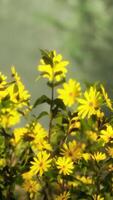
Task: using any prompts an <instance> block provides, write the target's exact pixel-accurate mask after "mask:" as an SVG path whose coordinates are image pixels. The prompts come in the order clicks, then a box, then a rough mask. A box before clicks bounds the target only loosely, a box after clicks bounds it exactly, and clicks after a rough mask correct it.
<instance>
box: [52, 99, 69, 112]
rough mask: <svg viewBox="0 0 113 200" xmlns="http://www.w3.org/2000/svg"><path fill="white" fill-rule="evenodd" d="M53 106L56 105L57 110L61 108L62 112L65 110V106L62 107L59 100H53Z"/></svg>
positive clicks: (62, 104)
mask: <svg viewBox="0 0 113 200" xmlns="http://www.w3.org/2000/svg"><path fill="white" fill-rule="evenodd" d="M53 105H56V107H57V108H61V109H62V110H65V109H66V106H65V105H64V103H63V101H62V100H61V99H59V98H56V99H55V100H54V102H53Z"/></svg>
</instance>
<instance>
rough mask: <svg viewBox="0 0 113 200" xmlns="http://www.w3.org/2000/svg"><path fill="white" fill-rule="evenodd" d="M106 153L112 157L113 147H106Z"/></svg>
mask: <svg viewBox="0 0 113 200" xmlns="http://www.w3.org/2000/svg"><path fill="white" fill-rule="evenodd" d="M106 150H107V152H108V154H109V155H110V156H111V157H112V158H113V147H108V148H106Z"/></svg>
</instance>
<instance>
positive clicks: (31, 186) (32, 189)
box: [22, 179, 41, 199]
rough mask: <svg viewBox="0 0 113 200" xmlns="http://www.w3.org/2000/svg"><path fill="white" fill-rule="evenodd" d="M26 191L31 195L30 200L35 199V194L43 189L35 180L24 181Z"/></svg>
mask: <svg viewBox="0 0 113 200" xmlns="http://www.w3.org/2000/svg"><path fill="white" fill-rule="evenodd" d="M22 186H23V188H24V190H25V191H26V192H28V193H29V194H30V199H34V194H35V193H36V192H38V191H39V190H40V188H41V186H40V184H39V183H38V182H37V181H35V180H31V179H29V180H27V179H26V180H24V182H23V184H22Z"/></svg>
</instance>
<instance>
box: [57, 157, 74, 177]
mask: <svg viewBox="0 0 113 200" xmlns="http://www.w3.org/2000/svg"><path fill="white" fill-rule="evenodd" d="M56 164H57V168H58V169H59V173H60V174H64V175H69V174H71V173H72V172H73V169H74V165H73V162H72V160H71V159H70V158H69V157H59V158H58V159H57V161H56Z"/></svg>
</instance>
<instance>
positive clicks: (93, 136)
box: [86, 130, 98, 141]
mask: <svg viewBox="0 0 113 200" xmlns="http://www.w3.org/2000/svg"><path fill="white" fill-rule="evenodd" d="M86 136H87V138H88V140H91V141H96V140H97V138H98V135H97V133H96V132H94V131H91V130H88V131H86Z"/></svg>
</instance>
